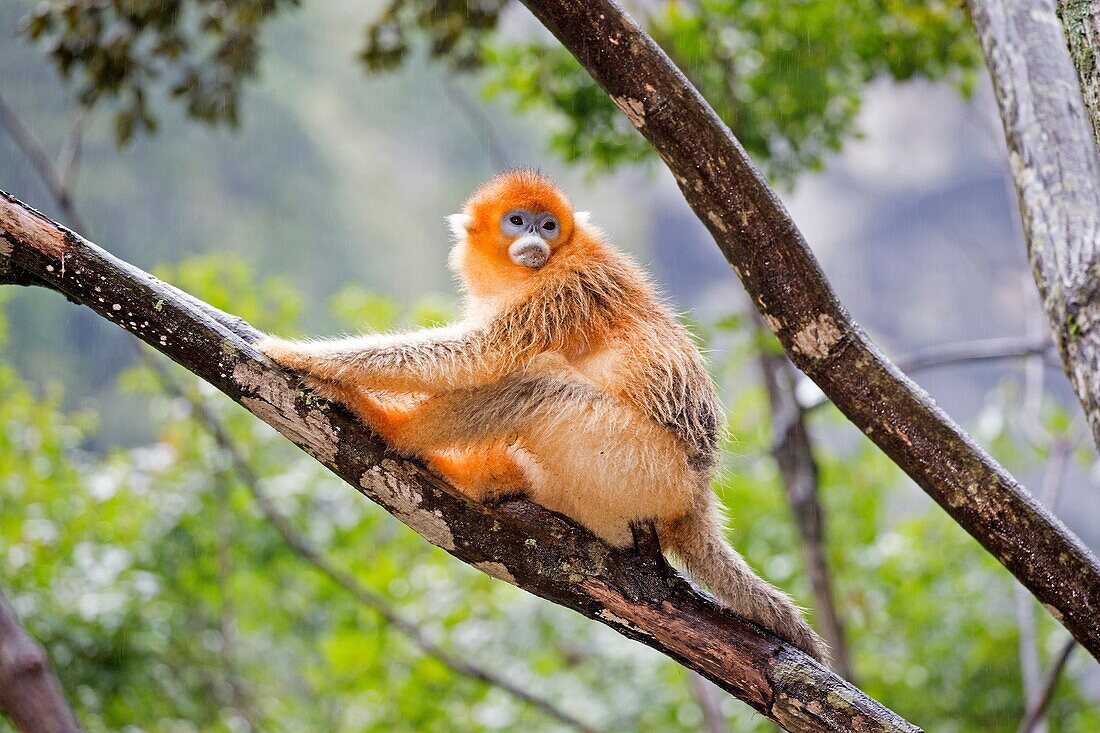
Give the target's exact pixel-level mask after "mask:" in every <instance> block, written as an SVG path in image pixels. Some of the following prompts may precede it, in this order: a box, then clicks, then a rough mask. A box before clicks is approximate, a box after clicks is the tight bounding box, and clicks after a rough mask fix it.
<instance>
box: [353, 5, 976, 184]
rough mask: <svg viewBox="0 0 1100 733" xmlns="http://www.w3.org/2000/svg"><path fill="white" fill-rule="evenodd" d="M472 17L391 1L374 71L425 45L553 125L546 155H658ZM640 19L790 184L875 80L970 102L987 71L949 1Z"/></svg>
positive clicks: (560, 59) (679, 11)
mask: <svg viewBox="0 0 1100 733" xmlns="http://www.w3.org/2000/svg"><path fill="white" fill-rule="evenodd" d="M464 5H465V3H453V2H449V1H448V0H443V1H438V0H393V2H391V4H390V6H389V7H388V9H387V11H386V13H385V14H383V15H382V16H381V17H380V18H379V19H377V20H375V21H374V22H372V23H371V25H370V26H369V27H368V30H367V43H366V47H365V49H364V51H363V58H364V60H365V62H366V65H367V67H368V69H370V70H372V71H373V70H378V69H384V68H393V67H394V66H396V65H397V64H398V63H399V62H401V61H403V60H405V58H406V57H407V55H408V54H409V51H410V49H411V48H412V47H413V44H412V43H411V42H410V41H409V37H410V36H412V37H416V36H417V35H419V36H420V37H421V38H423V39H424V40H425V45H426V46H427V52H428V53H429V54H430V55H431V56H433V57H435V58H438V59H441V60H443V61H445V62H446V63H448V64H450V65H451V66H453V67H455V68H458V69H460V70H480V72H481V73H482V74H483V76H484V78H485V80H486V81H485V91H486V92H487V93H488V94H489V95H491V96H492V95H498V94H506V95H510V96H511V97H512V98H513V99H514V102H515V105H516V107H517V108H518V109H520V110H525V111H528V110H529V111H533V112H538V113H539V114H540V115H542V116H544V117H545V116H549V117H550V118H551V119H552V120H553V122H554V123H555V125H554V126H553V127H552V129H553V132H552V133H550V145H551V147H552V148H553V149H554V150H555V152H557V153H559V154H560V155H562V156H563V157H564V158H565V159H566V160H569V161H575V162H580V163H583V164H585V165H588V166H591V167H593V168H595V169H598V170H599V169H604V170H607V169H610V168H613V167H614V166H615V165H617V164H619V163H622V162H630V161H638V160H647V159H650V158H652V157H653V150H652V149H651V148H650V147H649V145H648V143H646V142H645V140H643V139H642V137H641V136H640V135H639V134H638V133H637V132H636V131H635V130H634V128H633V126H631V125H630V123H629V122H628V121H627V120H626V118H625V117H624V116H623V115H622V114H621V113H620V112H619V110H618V109H617V108H616V107H615V106H614V104H613V103H612V102H611V100H610V98H609V97H608V96H607V95H606V94H604V93H603V91H602V90H601V89H600V88H599V87H598V86H597V85H596V83H595V82H594V81H593V80H592V79H591V78H590V77H589V76H588V73H587V72H586V71H584V70H583V68H582V67H581V66H580V64H578V63H577V62H576V61H575V60H574V59H573V57H572V55H571V54H570V53H569V52H568V51H566V50H565V49H564V48H562V47H561V46H560V45H559V44H557V42H556V41H554V40H553V39H549V40H547V39H545V38H541V37H539V38H537V39H534V38H532V39H531V40H526V39H524V38H518V39H517V38H516V37H515V36H516V34H514V33H492V32H491V31H492V29H493V28H494V27H495V25H496V23H495V20H496V19H495V18H493V17H491V13H492V12H494V11H495V10H497V8H498V6H499V5H500V3H497V2H490V3H487V4H484V5H483V7H481V9H480V10H479V11H478V13H477V14H475V17H476V18H477V19H478V21H479V22H478V23H477V24H474V25H472V26H471V27H466V26H463V25H462V23H461V20H462V13H461V8H460V6H464ZM630 10H631V11H632V12H634V13H635V15H636V17H637V18H638V20H639V21H640V22H641V23H642V24H643V26H644V27H645V28H646V30H648V31H649V33H650V34H651V35H652V36H653V37H654V39H655V40H656V41H657V42H658V43H659V44H660V45H661V46H662V48H664V50H665V51H666V52H667V53H668V54H669V55H670V56H671V57H672V59H673V61H675V62H676V63H677V64H678V65H679V66H680V68H682V69H683V70H684V72H685V73H686V74H687V76H688V77H689V78H690V79H691V81H692V82H693V83H694V84H695V86H696V87H697V88H698V89H699V91H701V92H702V93H703V96H704V97H706V98H707V100H708V101H709V102H710V103H711V105H713V106H714V108H715V110H716V111H717V112H718V114H719V116H720V117H721V118H722V119H723V120H724V121H725V122H726V124H728V125H729V126H730V128H731V129H732V130H733V132H734V134H735V135H736V136H737V138H738V139H739V140H740V141H741V143H742V144H743V145H744V146H745V148H746V150H748V152H749V153H750V154H751V155H752V156H753V157H754V159H756V160H757V162H758V163H760V164H761V165H762V166H763V167H764V169H765V170H766V172H768V173H769V175H771V176H772V178H773V179H775V180H778V181H782V182H790V181H791V180H792V177H793V176H794V174H796V173H798V172H799V171H802V170H805V169H808V168H819V167H820V166H821V165H822V163H823V162H824V159H825V156H826V155H828V154H829V153H830V152H832V151H836V150H838V149H839V148H840V146H841V144H842V143H843V141H844V140H845V139H846V138H847V137H849V136H851V135H852V134H854V133H855V132H856V130H855V119H856V114H857V113H858V112H859V106H860V99H861V97H862V94H863V91H864V88H865V87H866V86H867V84H869V83H870V82H871V81H873V80H874V79H875V78H877V77H880V76H889V77H892V78H894V79H897V80H905V79H910V78H913V77H916V76H922V77H926V78H929V79H948V80H951V81H953V82H955V83H956V84H958V85H959V87H960V89H962V90H964V91H969V90H970V88H971V86H972V85H973V81H974V72H975V71H976V70H977V69H978V68H980V65H981V55H980V51H979V49H978V46H977V43H976V39H975V38H974V36H973V33H972V30H971V27H970V22H969V20H968V18H967V16H966V13H965V11H964V10H963V8H962V7H961V5H959V4H958V3H953V2H945V1H943V0H933V1H931V2H928V1H926V0H856V1H855V2H836V1H835V0H803V1H801V2H789V3H788V2H762V1H761V0H700V1H699V2H683V1H682V0H667V1H664V2H657V3H646V4H644V5H639V6H638V7H636V8H635V7H632V8H630ZM498 12H499V11H498ZM486 16H489V17H486ZM463 28H467V29H466V30H465V31H463V30H462V29H463ZM458 33H464V34H465V35H464V38H465V41H466V43H460V42H459V41H458V40H456V34H458ZM528 35H530V34H528ZM380 38H398V39H400V43H396V44H386V43H383V42H381V41H380V40H379V39H380Z"/></svg>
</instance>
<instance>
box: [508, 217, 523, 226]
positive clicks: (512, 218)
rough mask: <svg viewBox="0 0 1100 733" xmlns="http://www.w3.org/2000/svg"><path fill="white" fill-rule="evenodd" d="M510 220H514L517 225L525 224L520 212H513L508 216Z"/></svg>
mask: <svg viewBox="0 0 1100 733" xmlns="http://www.w3.org/2000/svg"><path fill="white" fill-rule="evenodd" d="M508 221H510V222H512V223H513V224H515V225H516V226H517V227H521V226H523V217H522V216H520V215H519V214H512V215H511V216H509V217H508Z"/></svg>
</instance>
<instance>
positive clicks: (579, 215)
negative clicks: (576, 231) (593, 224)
mask: <svg viewBox="0 0 1100 733" xmlns="http://www.w3.org/2000/svg"><path fill="white" fill-rule="evenodd" d="M591 218H592V212H591V211H577V212H575V213H574V214H573V226H578V227H580V226H584V225H585V224H587V223H588V221H589V219H591Z"/></svg>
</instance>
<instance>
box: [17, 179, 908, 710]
mask: <svg viewBox="0 0 1100 733" xmlns="http://www.w3.org/2000/svg"><path fill="white" fill-rule="evenodd" d="M5 261H6V262H7V263H8V267H9V269H11V270H13V271H20V272H22V273H25V274H27V275H30V276H32V277H33V279H34V280H36V281H38V282H40V283H41V284H43V285H45V286H46V287H49V288H51V289H54V290H56V291H58V292H61V293H63V294H64V295H65V296H66V297H68V298H69V299H71V300H73V301H76V302H78V303H82V304H84V305H87V306H88V307H90V308H92V309H93V310H94V311H96V312H97V313H99V314H100V315H102V316H103V317H104V318H106V319H108V320H110V321H112V322H115V323H117V324H118V325H119V326H121V327H122V328H124V329H126V330H128V331H130V332H131V333H133V334H134V335H136V336H137V337H138V338H140V339H141V340H143V341H145V342H146V343H148V344H149V345H151V346H153V347H154V348H156V349H157V350H158V351H160V352H162V353H164V354H166V355H168V356H169V357H171V358H172V359H173V360H175V361H176V362H178V363H179V364H181V365H182V366H184V367H185V368H187V369H188V370H190V371H191V372H193V373H195V374H196V375H198V376H200V377H202V378H203V379H205V380H206V381H208V382H210V384H212V385H213V386H215V387H217V388H218V389H220V390H221V391H223V392H225V393H226V394H227V395H229V396H230V397H231V398H232V399H234V400H235V401H237V402H239V403H240V404H241V405H242V406H244V407H245V408H246V409H248V410H249V411H250V412H252V413H253V414H255V415H256V416H257V417H259V418H260V419H262V420H264V421H265V422H267V423H268V424H270V425H272V426H273V427H274V428H275V429H276V430H278V431H279V432H281V433H282V434H283V435H285V436H286V437H288V438H289V439H290V440H292V441H293V442H294V443H295V444H297V445H298V446H299V447H301V448H302V449H303V450H305V451H306V452H307V453H309V454H310V455H312V456H313V457H314V458H316V459H317V460H319V461H320V462H321V463H323V464H324V465H325V466H326V467H328V468H329V469H330V470H331V471H333V472H334V473H335V474H337V475H338V476H340V477H341V478H342V479H344V480H345V481H347V482H348V483H349V484H351V485H352V486H353V487H355V488H356V489H357V490H359V491H360V492H361V493H363V494H364V495H365V496H367V497H368V498H370V499H372V500H373V501H375V502H377V503H378V504H379V505H381V506H382V507H383V508H385V509H386V510H387V511H389V512H390V513H391V514H393V515H394V516H396V517H397V518H398V519H400V520H401V521H403V522H404V523H405V524H407V525H409V526H410V527H411V528H412V529H413V530H415V531H416V532H418V533H419V534H420V535H422V536H423V537H424V538H425V539H427V540H429V541H430V542H432V543H433V544H435V545H437V546H439V547H442V548H443V549H445V550H446V551H447V552H449V553H451V554H452V555H454V556H455V557H457V558H459V559H460V560H463V561H464V562H466V563H469V564H471V565H473V566H474V567H476V568H478V569H479V570H481V571H482V572H485V573H487V574H489V575H492V576H493V577H496V578H499V579H502V580H506V581H508V582H511V583H513V584H515V585H517V586H519V587H521V588H524V589H525V590H528V591H530V592H532V593H535V594H537V595H539V596H542V597H543V598H546V599H548V600H551V601H553V602H555V603H558V604H560V605H563V606H566V607H569V608H572V609H574V610H576V611H578V612H579V613H582V614H584V615H585V616H587V617H589V618H593V619H595V620H597V621H600V622H601V623H603V624H605V625H607V626H609V627H611V628H613V629H615V630H616V631H618V632H619V633H621V634H623V635H625V636H628V637H630V638H632V639H636V640H638V641H641V642H643V643H645V644H647V645H649V646H651V647H653V648H655V649H657V650H659V651H661V652H663V653H665V654H667V655H668V656H670V657H671V658H673V659H675V660H676V661H678V662H680V663H681V664H684V665H685V666H687V667H689V668H690V669H694V670H696V671H698V672H700V673H701V674H703V675H704V676H706V677H707V678H708V679H711V680H712V681H714V682H715V683H716V684H718V685H719V686H720V687H722V688H723V689H725V690H727V691H729V692H731V693H732V694H734V695H736V696H737V697H739V698H740V699H741V700H743V701H745V702H746V703H747V704H749V705H750V706H752V707H753V708H754V709H756V710H757V711H759V712H760V713H761V714H763V715H765V716H766V717H768V718H769V719H771V720H774V721H776V722H777V723H779V724H780V725H783V726H785V727H787V728H788V729H790V730H797V731H844V730H851V729H853V728H862V729H863V730H867V731H913V730H917V729H916V728H915V727H914V726H912V725H911V724H910V723H907V722H906V721H904V720H902V719H901V718H899V717H898V716H897V715H895V714H894V713H892V712H891V711H889V710H887V709H886V708H885V707H883V706H882V705H880V704H879V703H877V702H875V701H874V700H872V699H871V698H869V697H867V695H866V694H864V693H863V692H861V691H860V690H858V689H857V688H855V687H854V686H852V685H850V684H849V683H847V682H845V681H844V680H842V679H840V678H839V677H837V676H836V675H834V674H833V673H832V672H830V671H828V670H827V669H825V668H823V667H821V666H820V665H818V664H817V663H815V662H814V661H813V660H811V659H810V658H809V657H808V656H806V655H805V654H803V653H802V652H800V651H798V650H796V649H794V648H793V647H791V646H789V645H787V644H784V643H782V642H781V641H779V640H778V639H776V638H775V637H773V636H771V635H770V634H768V633H766V632H763V631H761V630H760V629H759V628H758V627H756V626H754V625H752V624H751V623H749V622H746V621H744V620H742V619H740V618H738V617H736V616H733V615H732V614H730V613H728V612H727V611H724V610H723V609H721V608H719V607H718V606H717V605H716V604H715V603H714V602H713V601H712V600H711V599H710V598H709V597H707V596H705V595H704V594H702V593H700V592H699V591H697V590H696V589H695V588H694V587H693V586H691V584H690V583H688V582H687V581H685V580H684V579H683V578H682V577H681V576H679V575H678V574H677V573H676V572H675V571H673V570H672V569H671V567H669V565H668V564H667V563H666V562H665V560H664V558H663V557H661V556H660V555H659V554H655V553H654V552H653V551H646V552H639V551H636V550H615V549H612V548H610V547H608V546H607V545H605V544H603V543H602V542H600V541H599V540H597V539H596V538H595V537H594V536H592V535H591V534H590V533H588V532H586V531H585V530H583V529H582V528H580V527H578V526H576V525H575V524H573V523H571V522H569V521H568V520H566V519H564V518H563V517H560V516H558V515H555V514H553V513H551V512H548V511H546V510H545V509H542V508H541V507H538V506H536V505H534V504H531V503H530V502H527V501H511V502H507V503H503V504H501V505H498V506H486V505H482V504H476V503H473V502H471V501H469V500H468V499H466V498H465V497H463V496H461V495H459V494H458V493H457V492H455V491H453V490H452V489H451V488H450V487H448V486H447V485H446V484H445V483H444V482H442V481H441V480H440V479H438V478H436V477H435V476H433V475H432V474H430V473H428V472H427V471H426V470H424V469H423V468H422V467H420V466H419V465H417V464H415V463H413V462H411V461H408V460H404V459H402V458H401V457H399V456H396V455H394V454H392V453H388V452H386V450H385V448H384V447H383V446H382V445H381V444H380V443H379V442H378V441H377V440H376V439H375V438H374V437H372V436H371V435H370V434H369V432H368V431H367V430H366V429H365V428H364V427H362V425H361V424H360V423H358V422H357V421H356V420H355V419H354V418H353V417H352V416H351V415H350V414H349V413H348V412H347V411H346V410H344V409H343V408H342V407H341V406H339V405H336V404H331V403H328V402H325V401H323V400H320V399H318V398H316V397H315V396H313V394H312V393H310V392H309V391H308V390H305V389H302V388H300V387H299V384H298V380H297V379H296V378H295V377H294V376H293V375H290V374H288V373H286V372H284V371H281V370H279V369H278V368H276V367H274V366H273V365H271V364H270V362H268V361H267V360H266V359H265V358H264V357H263V356H262V355H260V354H259V353H258V352H257V351H256V350H255V349H254V348H253V347H252V346H251V341H252V340H254V338H255V335H256V331H255V329H253V328H252V327H251V326H249V325H248V324H247V323H245V322H243V321H241V320H240V319H237V318H234V317H232V316H228V315H227V314H225V313H222V312H220V311H217V310H216V309H213V308H211V307H210V306H208V305H206V304H204V303H202V302H201V301H199V300H197V299H195V298H193V297H191V296H187V295H185V294H183V293H181V292H180V291H179V290H178V289H176V288H173V287H171V286H168V285H166V284H165V283H163V282H161V281H159V280H157V279H156V278H154V277H153V276H151V275H149V274H148V273H146V272H143V271H141V270H139V269H137V268H136V267H134V266H132V265H129V264H127V263H125V262H122V261H121V260H118V259H117V258H115V257H112V256H111V255H110V254H108V253H107V252H105V251H103V250H102V249H100V248H98V247H96V246H95V245H93V244H91V243H90V242H87V241H86V240H84V239H82V238H80V237H79V236H77V235H76V234H74V233H72V232H71V231H69V230H67V229H65V228H64V227H62V226H60V225H59V224H56V223H55V222H52V221H50V220H49V219H47V218H46V217H45V216H43V215H42V214H40V213H38V212H37V211H34V210H33V209H31V208H30V207H28V206H26V205H25V204H23V203H22V202H20V201H19V200H18V199H15V198H14V197H12V196H10V195H8V194H2V195H0V263H2V262H5Z"/></svg>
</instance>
